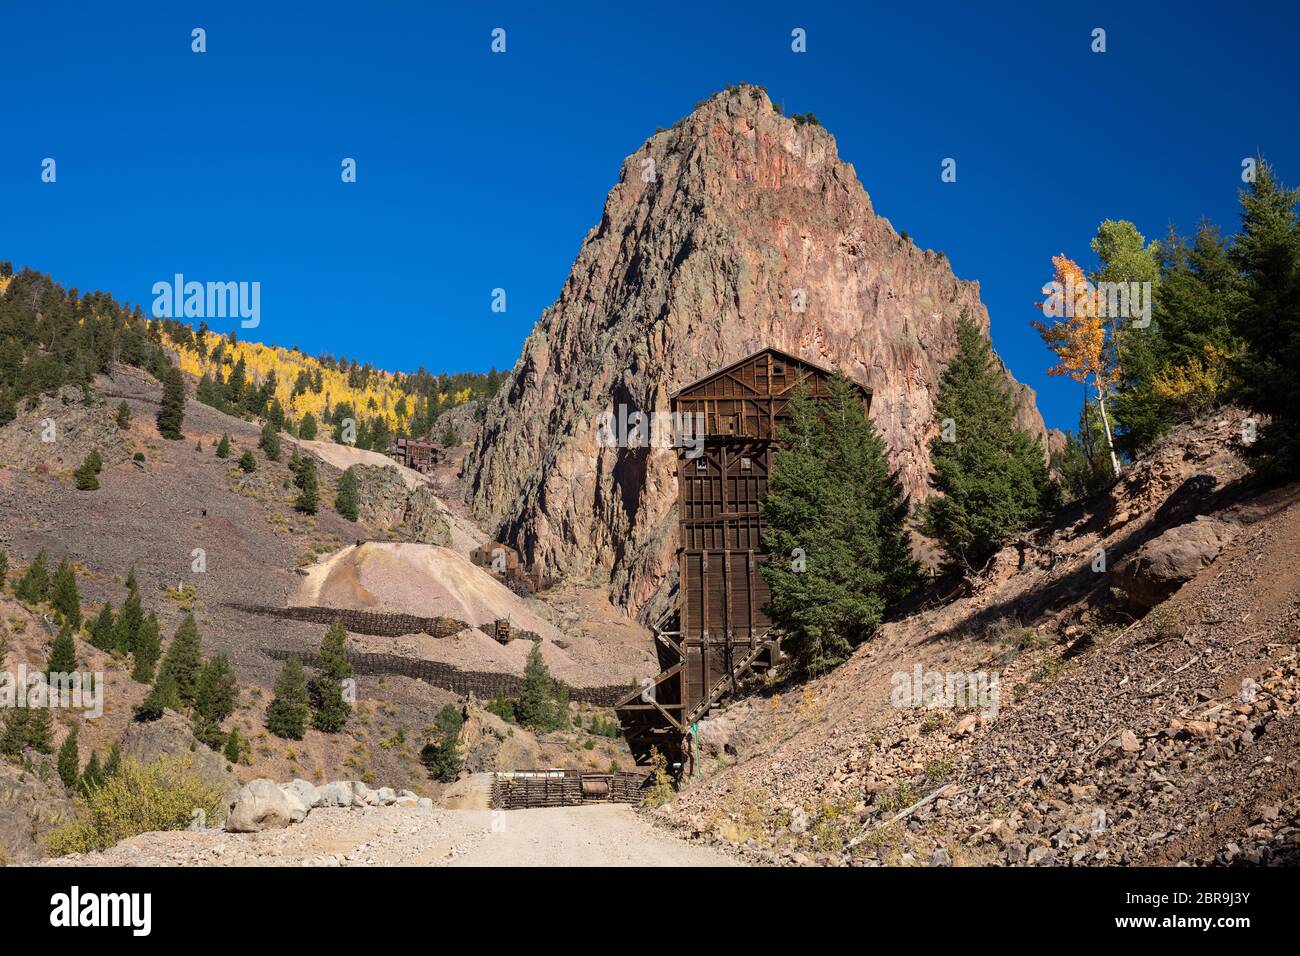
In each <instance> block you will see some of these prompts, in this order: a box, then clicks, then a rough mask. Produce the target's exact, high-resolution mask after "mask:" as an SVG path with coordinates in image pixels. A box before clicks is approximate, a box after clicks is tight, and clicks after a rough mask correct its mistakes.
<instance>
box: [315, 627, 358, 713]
mask: <svg viewBox="0 0 1300 956" xmlns="http://www.w3.org/2000/svg"><path fill="white" fill-rule="evenodd" d="M347 637H348V632H347V631H346V630H345V629H344V627H343V625H342V623H341V622H339V621H337V620H336V621H334V622H333V623H331V624H330V627H329V630H328V631H327V632H326V633H325V637H324V639H323V640H322V641H321V648H320V654H319V655H318V656H317V658H316V673H315V675H313V677H312V679H311V684H310V688H309V689H310V696H311V710H312V715H311V720H312V726H313V727H315V728H316V729H317V730H319V731H322V732H324V733H327V734H336V733H338V732H339V731H340V730H342V729H343V727H344V726H345V725H346V724H347V722H348V715H349V714H350V713H351V712H352V708H351V707H349V706H348V702H347V700H346V699H345V698H344V696H343V681H344V680H346V679H347V678H349V677H351V676H352V664H351V663H349V661H348V652H347Z"/></svg>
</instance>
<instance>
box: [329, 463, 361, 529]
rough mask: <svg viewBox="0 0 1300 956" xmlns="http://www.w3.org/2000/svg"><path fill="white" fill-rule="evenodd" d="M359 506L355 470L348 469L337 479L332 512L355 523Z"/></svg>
mask: <svg viewBox="0 0 1300 956" xmlns="http://www.w3.org/2000/svg"><path fill="white" fill-rule="evenodd" d="M360 504H361V498H360V493H359V490H358V487H357V473H356V469H355V468H348V469H347V470H345V471H344V472H343V474H342V476H341V477H340V478H339V484H338V490H337V492H336V494H335V496H334V510H335V511H337V512H338V513H339V514H341V515H342V516H343V517H345V518H347V519H348V520H349V521H356V520H357V509H358V508H359V507H360Z"/></svg>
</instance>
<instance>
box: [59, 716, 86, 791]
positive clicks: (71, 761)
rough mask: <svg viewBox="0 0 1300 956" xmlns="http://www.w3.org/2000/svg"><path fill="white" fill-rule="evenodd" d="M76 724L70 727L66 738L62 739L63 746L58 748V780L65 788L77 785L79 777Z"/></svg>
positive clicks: (79, 764) (79, 765) (79, 758)
mask: <svg viewBox="0 0 1300 956" xmlns="http://www.w3.org/2000/svg"><path fill="white" fill-rule="evenodd" d="M77 728H78V725H77V724H73V725H72V729H71V730H69V731H68V736H66V737H64V738H63V746H61V747H60V748H59V760H58V764H57V766H58V770H59V779H60V780H62V781H63V785H64V786H65V787H72V786H74V785H75V784H76V783H77V780H78V779H79V778H80V776H81V754H80V753H79V751H78V750H77Z"/></svg>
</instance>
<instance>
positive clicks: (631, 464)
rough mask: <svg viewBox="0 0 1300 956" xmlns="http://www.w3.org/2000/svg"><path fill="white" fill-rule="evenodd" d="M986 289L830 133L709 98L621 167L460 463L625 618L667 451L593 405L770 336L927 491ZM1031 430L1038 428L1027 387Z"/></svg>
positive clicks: (664, 477)
mask: <svg viewBox="0 0 1300 956" xmlns="http://www.w3.org/2000/svg"><path fill="white" fill-rule="evenodd" d="M963 310H966V311H968V312H969V314H970V316H971V317H972V318H973V319H974V320H975V321H976V322H977V323H978V324H979V325H980V327H981V328H982V329H984V330H985V331H986V332H987V330H988V326H989V317H988V312H987V311H986V309H985V308H984V306H983V305H982V304H981V302H980V297H979V285H978V283H975V282H966V281H962V280H960V279H958V278H957V277H956V276H955V275H953V271H952V268H951V266H950V265H949V263H948V261H947V259H946V258H945V257H944V255H943V254H942V253H936V252H933V251H929V250H923V249H920V248H918V247H917V246H916V245H915V244H914V243H912V242H911V241H910V240H908V239H906V238H903V237H902V236H900V235H899V234H898V233H897V232H895V230H894V227H893V226H892V225H891V224H890V223H889V222H888V220H886V219H884V218H882V217H881V216H878V215H876V214H875V212H874V211H873V209H872V205H871V200H870V199H869V198H868V196H867V194H866V192H865V191H864V190H863V188H862V186H861V185H860V184H859V182H858V179H857V176H856V174H855V172H854V169H853V167H852V166H851V165H849V164H848V163H845V162H843V161H841V160H840V158H839V156H838V154H837V152H836V147H835V140H834V138H833V137H832V136H831V135H830V133H828V132H827V131H826V130H824V129H822V128H821V127H820V126H818V125H817V124H815V123H803V122H796V121H795V120H793V119H790V118H786V117H784V116H782V115H781V114H780V113H779V112H777V110H776V109H775V108H774V107H773V105H772V103H771V101H770V100H769V99H768V97H767V94H766V93H765V92H764V91H762V90H761V89H759V88H756V87H748V86H742V87H740V88H738V89H734V90H730V91H727V92H724V93H719V94H717V95H715V96H713V97H712V98H711V99H708V100H706V101H704V102H702V103H701V104H700V105H699V106H698V107H697V108H696V110H695V111H694V112H693V113H691V115H689V116H687V117H686V118H685V119H683V120H681V121H680V122H678V123H677V124H676V125H675V126H674V127H673V128H672V129H670V130H664V131H661V132H659V133H657V134H656V135H654V136H652V137H651V138H650V139H648V140H647V141H646V142H645V144H644V145H642V147H641V148H640V149H638V150H637V151H636V152H635V153H633V154H632V155H631V156H629V157H628V158H627V159H626V160H625V161H624V162H623V166H622V170H621V172H620V175H619V181H618V183H617V184H616V185H615V186H614V188H613V189H612V190H611V191H610V193H609V196H608V198H607V199H606V201H605V209H604V213H603V215H602V216H601V220H600V223H599V224H598V225H597V226H596V227H595V228H593V229H592V230H591V232H590V233H588V235H587V237H586V240H585V241H584V242H583V244H582V248H581V250H580V251H579V253H578V257H577V261H576V262H575V263H574V266H573V269H572V271H571V272H570V274H569V278H568V280H567V281H566V282H565V284H564V288H563V289H562V291H561V292H560V297H559V299H558V300H557V301H556V303H555V304H554V305H553V306H551V307H550V308H549V309H548V310H547V311H546V312H545V313H544V314H543V315H542V317H541V319H540V321H539V322H538V323H537V326H536V327H535V328H534V330H533V332H532V334H531V335H530V336H529V337H528V340H527V341H526V342H525V344H524V348H523V353H522V355H521V356H520V358H519V361H518V362H517V363H516V365H515V368H514V370H513V372H512V374H511V377H510V378H509V380H508V381H507V382H506V384H505V385H504V387H503V388H502V389H501V391H500V392H499V393H498V394H497V396H496V397H495V399H494V400H493V401H492V402H491V403H490V404H489V406H488V409H487V416H486V421H485V423H484V426H483V430H482V433H481V435H480V436H479V439H478V443H477V445H476V447H475V448H474V450H473V451H472V453H471V454H470V455H469V456H468V458H467V460H466V465H465V474H466V479H467V482H468V484H469V495H470V502H471V505H472V507H473V509H474V512H475V514H476V515H477V516H478V517H479V518H480V519H481V520H482V521H483V522H485V523H486V524H488V525H490V526H499V527H500V528H501V529H502V532H501V539H502V540H504V541H506V542H507V543H509V544H511V545H513V546H515V547H517V548H518V549H520V550H521V552H523V553H524V554H525V555H526V556H527V558H528V560H529V562H530V563H533V562H540V563H542V564H543V566H544V567H545V569H546V570H547V571H548V572H550V573H562V574H563V573H568V574H574V573H576V574H593V573H594V574H595V575H597V576H598V577H600V578H602V579H604V580H608V582H609V585H610V589H611V596H612V597H613V598H614V600H615V601H616V602H618V603H619V604H621V605H623V606H626V607H628V608H631V609H637V608H641V607H643V606H645V605H647V603H648V602H650V601H651V600H652V599H653V598H654V597H655V596H656V594H660V595H662V593H663V591H664V590H665V589H666V588H668V587H670V586H671V583H672V572H673V569H674V563H673V550H674V548H675V546H676V538H675V534H674V533H673V531H674V528H675V520H676V519H675V517H674V515H673V506H674V503H675V500H676V479H675V475H674V470H673V467H674V466H673V456H672V453H671V451H669V450H662V449H655V450H650V451H649V452H648V453H647V451H646V450H644V449H625V448H623V449H621V448H601V447H600V446H599V442H598V437H597V428H596V423H597V416H598V415H600V414H601V413H602V412H606V411H609V410H616V409H617V408H618V406H620V405H626V406H627V407H628V409H629V410H644V411H651V410H654V411H667V410H668V407H669V403H668V396H669V394H670V393H671V392H672V391H674V390H675V389H676V388H678V387H679V386H681V385H683V384H686V383H688V382H690V381H692V380H694V379H695V378H697V377H699V376H700V375H702V374H704V373H705V372H707V371H709V370H711V369H713V368H716V367H719V366H721V365H724V364H726V363H728V362H731V361H734V360H735V359H738V358H740V357H742V356H744V355H746V354H748V353H750V352H753V351H755V350H757V349H759V348H761V347H763V346H768V345H772V346H777V347H779V348H782V349H785V350H787V351H790V352H793V353H795V354H798V355H800V356H803V357H805V358H807V359H810V360H812V361H815V362H818V363H820V364H823V365H826V366H830V367H834V368H839V369H842V370H843V371H844V372H846V373H847V374H849V375H851V376H853V377H854V378H855V379H856V380H857V381H859V382H862V383H864V384H866V385H869V386H870V387H871V388H872V389H873V390H874V392H875V399H874V405H873V409H872V417H873V418H874V419H875V421H876V423H877V425H878V426H879V427H880V429H881V431H882V433H883V434H884V437H885V439H886V441H887V442H888V445H889V447H890V449H891V453H892V458H893V462H894V464H895V465H896V466H897V467H898V469H899V470H900V473H901V475H902V479H903V482H904V484H905V486H906V488H907V491H908V492H909V493H911V494H912V495H923V494H925V492H926V481H927V472H928V463H929V456H928V450H927V444H926V443H927V440H928V439H929V437H930V435H931V416H932V408H933V401H934V398H935V390H936V387H937V383H938V379H939V375H940V372H941V370H942V368H943V366H944V364H945V362H946V361H947V360H948V359H949V358H950V357H951V355H952V354H953V352H954V349H955V343H956V332H955V323H956V321H957V319H958V317H959V316H960V315H961V313H962V311H963ZM1017 388H1019V390H1020V395H1021V421H1022V423H1023V424H1024V425H1025V426H1026V427H1028V428H1030V429H1031V430H1032V431H1033V432H1035V433H1036V434H1039V435H1042V434H1043V423H1042V419H1041V418H1040V416H1039V414H1038V411H1037V409H1036V407H1035V404H1034V397H1033V394H1032V392H1030V391H1029V390H1028V389H1027V388H1023V387H1021V386H1017Z"/></svg>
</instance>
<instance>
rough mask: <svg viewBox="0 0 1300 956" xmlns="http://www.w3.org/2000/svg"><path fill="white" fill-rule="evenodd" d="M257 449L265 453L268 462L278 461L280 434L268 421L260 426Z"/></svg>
mask: <svg viewBox="0 0 1300 956" xmlns="http://www.w3.org/2000/svg"><path fill="white" fill-rule="evenodd" d="M258 447H260V448H261V449H262V451H264V452H266V457H267V458H268V459H269V460H270V461H279V460H280V433H279V432H278V431H276V428H275V425H274V424H272V423H271V422H269V421H268V422H267V423H266V424H265V425H263V426H262V437H261V438H260V439H258Z"/></svg>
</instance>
